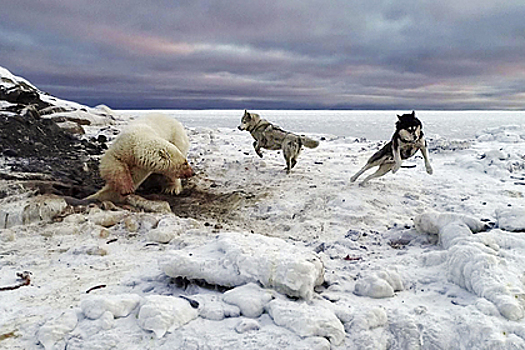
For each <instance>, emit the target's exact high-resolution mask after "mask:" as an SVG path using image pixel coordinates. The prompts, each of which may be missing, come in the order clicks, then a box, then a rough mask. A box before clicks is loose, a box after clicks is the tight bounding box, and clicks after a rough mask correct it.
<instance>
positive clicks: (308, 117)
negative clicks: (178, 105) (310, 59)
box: [120, 110, 525, 140]
mask: <svg viewBox="0 0 525 350" xmlns="http://www.w3.org/2000/svg"><path fill="white" fill-rule="evenodd" d="M120 112H121V113H124V114H137V115H140V114H144V113H149V112H151V111H120ZM162 112H163V113H167V114H170V115H173V116H174V117H176V118H177V119H178V120H180V121H181V122H182V123H183V124H184V125H186V126H188V127H212V128H215V127H220V128H235V127H237V125H239V121H240V118H241V116H242V113H243V112H242V111H239V110H164V111H162ZM250 112H254V113H258V114H259V115H261V117H262V118H264V119H267V120H269V121H271V122H273V123H275V124H278V125H279V126H281V127H282V128H283V129H286V130H290V131H295V132H305V133H314V134H331V135H336V136H352V137H357V138H363V137H364V138H366V139H368V140H385V139H389V138H390V136H391V135H392V133H393V131H394V125H395V122H396V120H397V118H396V114H403V113H410V112H411V111H329V110H324V111H319V110H250ZM416 116H417V117H418V118H419V119H420V120H421V122H422V123H423V126H424V131H425V134H426V135H427V136H430V137H443V138H447V139H471V138H474V137H475V136H476V133H479V132H480V131H481V130H484V129H487V128H497V127H500V126H502V125H520V124H522V123H524V122H525V111H416Z"/></svg>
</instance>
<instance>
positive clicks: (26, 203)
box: [0, 195, 67, 228]
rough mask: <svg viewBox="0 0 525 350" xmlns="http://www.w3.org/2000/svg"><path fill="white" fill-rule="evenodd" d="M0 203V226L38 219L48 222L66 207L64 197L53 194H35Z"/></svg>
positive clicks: (27, 223)
mask: <svg viewBox="0 0 525 350" xmlns="http://www.w3.org/2000/svg"><path fill="white" fill-rule="evenodd" d="M0 204H1V205H0V228H10V227H13V226H17V225H29V224H32V223H37V222H40V221H44V222H49V221H51V220H52V219H53V218H54V217H55V216H57V215H58V214H60V213H61V212H62V211H63V210H64V209H65V208H66V207H67V203H66V201H65V200H64V198H62V197H59V196H55V195H43V196H36V197H31V198H27V199H24V200H20V201H15V202H11V203H2V202H0Z"/></svg>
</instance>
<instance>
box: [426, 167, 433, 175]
mask: <svg viewBox="0 0 525 350" xmlns="http://www.w3.org/2000/svg"><path fill="white" fill-rule="evenodd" d="M425 168H426V170H427V174H428V175H432V174H433V173H434V170H432V167H431V166H430V165H427V166H426V167H425Z"/></svg>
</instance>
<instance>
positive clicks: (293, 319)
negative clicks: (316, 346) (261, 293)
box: [267, 299, 345, 345]
mask: <svg viewBox="0 0 525 350" xmlns="http://www.w3.org/2000/svg"><path fill="white" fill-rule="evenodd" d="M267 309H268V314H270V316H271V317H272V319H273V320H274V322H275V323H276V324H277V325H279V326H282V327H285V328H288V329H289V330H291V331H293V332H295V333H296V334H297V335H299V336H301V337H314V336H319V337H325V338H327V339H328V340H330V343H332V344H334V345H340V344H341V343H342V342H343V340H344V338H345V329H344V326H343V324H342V323H341V321H339V319H338V318H337V317H336V316H335V314H334V313H333V312H332V311H331V310H330V309H329V308H327V307H325V306H324V305H323V304H322V303H321V302H319V301H313V302H307V301H301V302H291V301H287V300H283V299H275V300H273V301H271V302H270V303H269V304H268V306H267Z"/></svg>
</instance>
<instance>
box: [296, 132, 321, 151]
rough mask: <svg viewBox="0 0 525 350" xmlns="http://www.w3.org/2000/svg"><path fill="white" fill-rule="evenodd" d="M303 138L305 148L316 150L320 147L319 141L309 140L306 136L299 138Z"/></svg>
mask: <svg viewBox="0 0 525 350" xmlns="http://www.w3.org/2000/svg"><path fill="white" fill-rule="evenodd" d="M299 137H300V138H301V142H302V144H303V145H304V146H305V147H308V148H316V147H317V146H319V141H316V140H312V139H311V138H308V137H306V136H304V135H301V136H299Z"/></svg>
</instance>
